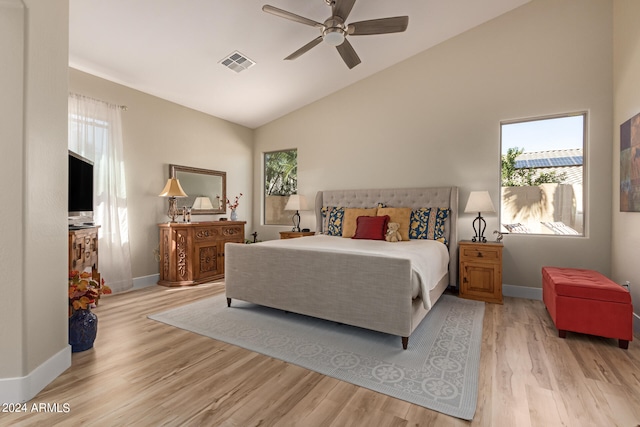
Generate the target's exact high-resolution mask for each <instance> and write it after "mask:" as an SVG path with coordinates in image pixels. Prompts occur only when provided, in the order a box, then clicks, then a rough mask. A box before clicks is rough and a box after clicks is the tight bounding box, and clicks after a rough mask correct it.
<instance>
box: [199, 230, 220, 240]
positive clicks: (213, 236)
mask: <svg viewBox="0 0 640 427" xmlns="http://www.w3.org/2000/svg"><path fill="white" fill-rule="evenodd" d="M194 231H195V232H194V236H193V238H194V239H195V241H196V242H206V241H215V240H218V237H219V236H221V233H220V227H197V228H195V229H194Z"/></svg>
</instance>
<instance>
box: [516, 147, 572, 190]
mask: <svg viewBox="0 0 640 427" xmlns="http://www.w3.org/2000/svg"><path fill="white" fill-rule="evenodd" d="M582 162H583V156H582V149H581V148H572V149H566V150H550V151H537V152H531V153H522V154H521V155H519V156H518V157H517V158H516V168H535V169H537V170H538V172H540V173H546V172H552V171H555V172H558V173H566V175H567V178H566V179H565V181H564V183H565V184H582Z"/></svg>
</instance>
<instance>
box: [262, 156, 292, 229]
mask: <svg viewBox="0 0 640 427" xmlns="http://www.w3.org/2000/svg"><path fill="white" fill-rule="evenodd" d="M297 193H298V150H296V149H292V150H283V151H273V152H271V153H264V223H265V225H291V213H290V212H288V213H287V212H285V210H284V207H285V205H286V204H287V201H288V200H289V196H290V195H292V194H297Z"/></svg>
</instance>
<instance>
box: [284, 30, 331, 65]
mask: <svg viewBox="0 0 640 427" xmlns="http://www.w3.org/2000/svg"><path fill="white" fill-rule="evenodd" d="M321 42H322V36H318V37H316V38H315V39H313V40H311V41H310V42H309V43H307V44H305V45H304V46H302V47H301V48H300V49H298V50H296V51H295V52H293V53H292V54H291V55H289V56H287V57H286V58H284V59H285V60H290V59H296V58H297V57H299V56H300V55H302V54H303V53H306V52H308V51H310V50H311V48H313V47H316V46H317V45H318V44H320V43H321Z"/></svg>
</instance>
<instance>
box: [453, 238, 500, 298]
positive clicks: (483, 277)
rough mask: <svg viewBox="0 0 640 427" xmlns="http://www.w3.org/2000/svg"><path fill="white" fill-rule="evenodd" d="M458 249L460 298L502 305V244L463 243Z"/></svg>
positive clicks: (460, 243)
mask: <svg viewBox="0 0 640 427" xmlns="http://www.w3.org/2000/svg"><path fill="white" fill-rule="evenodd" d="M458 247H459V251H460V253H459V258H460V293H459V296H460V297H462V298H469V299H474V300H479V301H485V302H493V303H496V304H502V247H503V245H502V243H496V242H487V243H478V242H470V241H461V242H459V244H458Z"/></svg>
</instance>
